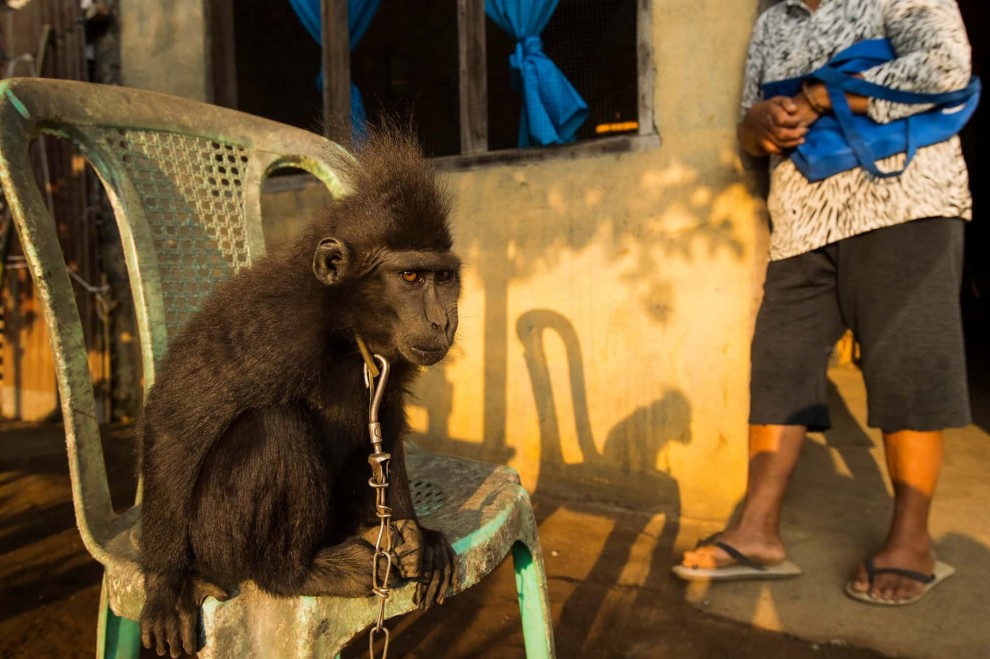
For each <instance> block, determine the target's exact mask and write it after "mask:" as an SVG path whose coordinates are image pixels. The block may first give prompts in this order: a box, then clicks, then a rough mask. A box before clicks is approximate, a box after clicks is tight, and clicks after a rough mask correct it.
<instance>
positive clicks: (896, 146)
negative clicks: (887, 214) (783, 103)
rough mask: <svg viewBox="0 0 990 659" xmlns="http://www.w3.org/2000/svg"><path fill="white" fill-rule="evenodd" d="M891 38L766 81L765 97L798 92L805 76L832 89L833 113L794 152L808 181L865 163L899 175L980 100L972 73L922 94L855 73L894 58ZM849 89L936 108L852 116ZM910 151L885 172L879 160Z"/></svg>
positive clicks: (859, 45)
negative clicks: (884, 116)
mask: <svg viewBox="0 0 990 659" xmlns="http://www.w3.org/2000/svg"><path fill="white" fill-rule="evenodd" d="M896 57H897V54H896V53H895V52H894V48H893V46H892V45H891V43H890V41H888V40H887V39H871V40H868V41H860V42H859V43H856V44H853V45H852V46H850V47H849V48H846V49H845V50H843V51H841V52H840V53H838V54H837V55H836V56H835V57H833V58H832V59H831V60H829V61H828V63H826V64H825V65H824V66H823V67H821V68H820V69H818V70H816V71H813V72H811V73H809V74H808V75H806V76H801V77H799V78H790V79H788V80H779V81H776V82H768V83H766V84H765V85H763V98H767V99H769V98H772V97H774V96H795V95H797V94H798V93H799V92H800V91H801V83H802V82H804V80H807V79H811V80H818V81H821V82H822V83H824V84H825V86H826V88H827V89H828V95H829V99H830V100H831V101H832V114H828V115H824V116H822V117H821V118H819V119H818V121H816V122H815V123H814V124H812V126H811V129H810V131H809V132H808V134H807V136H806V137H805V142H804V144H802V145H801V146H799V147H797V148H796V149H794V150H793V151H792V152H791V154H790V157H791V159H792V160H793V161H794V164H795V165H796V166H797V168H798V170H800V171H801V173H802V174H804V175H805V176H806V177H807V178H808V180H809V181H811V182H816V181H821V180H822V179H825V178H828V177H829V176H832V175H834V174H838V173H839V172H844V171H847V170H850V169H855V168H856V167H862V168H863V169H865V170H866V171H868V172H869V173H870V174H872V175H873V176H876V177H880V178H887V177H891V176H898V175H900V174H902V173H903V172H904V169H907V166H908V165H909V164H910V162H911V159H912V158H913V157H914V154H915V152H916V151H917V150H918V149H919V148H921V147H924V146H930V145H932V144H937V143H938V142H944V141H945V140H947V139H949V138H950V137H952V136H953V135H956V134H957V133H958V132H959V131H960V130H962V128H963V126H965V125H966V122H967V121H969V119H970V117H972V116H973V113H974V112H975V111H976V106H977V104H978V103H979V101H980V79H979V78H976V77H973V78H972V79H971V80H970V82H969V85H967V86H966V87H965V88H964V89H960V90H957V91H953V92H946V93H941V94H923V93H919V92H909V91H904V90H900V89H892V88H890V87H883V86H881V85H876V84H873V83H871V82H867V81H866V80H862V79H860V78H856V77H854V74H856V73H860V72H862V71H865V70H867V69H870V68H873V67H875V66H878V65H880V64H883V63H885V62H890V61H891V60H893V59H895V58H896ZM846 92H851V93H853V94H859V95H862V96H870V97H873V98H880V99H884V100H888V101H893V102H896V103H911V104H917V103H923V104H931V105H934V106H935V107H934V108H932V109H930V110H928V111H926V112H921V113H918V114H914V115H911V116H910V117H905V118H904V119H898V120H896V121H892V122H890V123H887V124H879V123H877V122H875V121H873V120H872V119H870V118H869V117H867V116H861V115H854V114H853V113H852V110H851V109H850V108H849V103H848V102H847V101H846V94H845V93H846ZM898 153H904V154H906V158H905V161H904V169H901V170H898V171H894V172H883V171H880V169H879V168H878V167H877V164H876V163H877V161H878V160H881V159H883V158H887V157H890V156H893V155H896V154H898Z"/></svg>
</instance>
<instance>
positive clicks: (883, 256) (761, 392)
mask: <svg viewBox="0 0 990 659" xmlns="http://www.w3.org/2000/svg"><path fill="white" fill-rule="evenodd" d="M963 229H964V222H963V221H962V220H958V219H943V218H933V219H925V220H914V221H911V222H906V223H904V224H898V225H895V226H892V227H888V228H884V229H877V230H875V231H870V232H868V233H864V234H862V235H859V236H854V237H852V238H846V239H845V240H840V241H838V242H836V243H832V244H830V245H826V246H825V247H822V248H820V249H816V250H814V251H813V252H808V253H806V254H801V255H799V256H794V257H791V258H789V259H782V260H780V261H772V262H771V263H770V265H769V266H768V268H767V278H766V283H765V284H764V296H763V304H762V305H761V307H760V312H759V315H758V316H757V320H756V333H755V334H754V336H753V345H752V373H751V379H750V417H749V421H750V423H751V424H755V425H801V426H807V427H808V428H809V430H812V431H815V430H825V429H827V428H829V426H830V422H829V415H828V405H827V399H826V384H827V380H826V368H827V367H828V361H829V356H830V354H831V352H832V350H833V348H834V346H835V343H836V342H837V341H838V340H839V338H840V337H841V336H842V334H843V333H844V332H845V330H846V329H847V328H848V329H851V330H852V331H853V334H855V336H856V338H857V340H858V341H859V343H860V347H861V349H862V364H861V366H862V369H863V377H864V379H865V380H866V392H867V404H868V408H869V418H868V421H867V423H869V425H870V426H872V427H875V428H881V429H882V430H884V431H886V432H895V431H898V430H941V429H943V428H951V427H959V426H965V425H968V424H969V423H970V409H969V391H968V388H967V385H966V357H965V349H964V345H963V332H962V319H961V317H960V308H959V290H960V284H961V279H962V262H963Z"/></svg>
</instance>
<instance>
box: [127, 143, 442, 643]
mask: <svg viewBox="0 0 990 659" xmlns="http://www.w3.org/2000/svg"><path fill="white" fill-rule="evenodd" d="M340 166H341V167H343V171H344V173H345V179H346V180H347V182H348V183H349V185H350V187H351V190H352V192H351V194H350V195H349V196H346V197H344V198H341V199H338V200H335V201H334V202H333V203H332V204H331V206H330V207H329V209H328V211H327V212H326V214H325V215H324V216H322V217H320V218H319V219H317V220H316V221H314V222H312V223H311V224H310V225H309V226H308V227H307V228H306V229H305V230H304V231H303V232H302V235H301V236H300V237H299V238H298V239H297V240H294V241H290V242H289V243H288V244H286V245H285V246H283V247H281V248H279V249H276V250H274V251H273V252H272V253H271V254H270V255H269V256H267V257H266V258H263V259H261V260H260V261H259V262H258V263H257V264H256V265H254V266H252V267H251V268H249V269H247V270H245V271H243V272H241V273H239V274H238V275H237V276H235V277H233V278H232V279H230V280H228V281H226V282H224V283H222V284H220V285H219V286H218V287H217V288H216V290H215V292H214V293H213V294H212V296H211V297H209V299H207V300H206V302H205V303H204V305H203V308H202V309H201V310H200V311H199V312H198V313H197V314H196V315H195V316H193V317H192V318H191V319H190V321H189V323H188V325H187V327H185V329H184V330H183V331H182V332H181V333H179V335H178V336H177V337H175V339H174V341H172V343H171V345H170V347H169V351H168V354H167V355H166V357H165V359H164V360H163V362H162V364H161V366H160V370H159V374H158V378H157V382H156V383H155V385H154V387H153V388H152V390H151V392H150V393H149V395H148V400H147V403H146V405H145V410H144V421H143V431H142V432H143V440H144V446H143V454H142V464H141V471H142V474H143V476H144V503H143V507H142V517H141V521H142V542H141V544H142V555H141V563H142V568H143V571H144V574H145V590H146V595H147V602H146V604H145V607H144V610H143V611H142V614H141V628H142V640H143V642H144V644H145V646H146V647H152V646H154V647H155V648H156V650H157V651H158V654H160V655H161V654H163V653H164V652H165V649H166V645H167V646H168V649H169V650H170V651H171V653H172V655H173V656H176V655H177V654H178V653H179V652H180V651H181V650H185V651H186V652H190V653H191V652H194V651H195V650H196V623H197V618H198V612H199V605H200V604H201V603H202V600H203V599H204V598H205V597H206V596H207V595H212V596H215V597H218V598H221V599H222V598H224V597H226V596H227V592H228V590H229V589H231V588H233V587H235V586H236V585H237V584H238V583H240V582H242V581H245V580H253V581H254V582H255V583H257V585H258V586H259V587H260V588H262V589H263V590H265V591H268V592H270V593H273V594H275V595H285V596H293V595H338V596H364V595H368V594H370V593H371V588H372V584H371V565H372V557H373V546H372V545H371V544H370V543H369V542H368V541H367V540H366V539H364V537H362V534H367V535H365V537H369V538H370V537H372V536H371V535H370V533H371V531H369V529H371V530H372V531H373V530H374V527H376V526H377V520H376V518H375V516H374V495H373V493H372V490H371V488H370V487H369V486H368V484H367V481H368V478H369V476H370V471H369V467H368V462H367V458H368V454H369V453H370V451H371V446H370V442H369V440H368V431H367V423H368V391H367V389H366V388H365V385H364V382H363V377H362V373H363V371H362V365H363V361H362V359H361V357H360V355H359V352H358V350H357V348H356V344H355V335H356V334H357V335H360V336H361V337H363V338H364V340H365V341H366V342H367V344H368V347H369V348H370V350H371V352H373V353H378V354H381V355H383V356H385V357H387V358H388V359H389V361H390V362H391V366H392V371H391V375H390V377H389V379H388V383H387V386H386V389H385V392H384V398H383V401H382V404H381V411H380V420H381V426H382V431H383V435H384V446H383V450H385V451H387V452H389V453H391V454H392V461H391V465H390V478H389V482H390V487H389V488H388V497H389V501H388V503H389V505H390V506H391V507H392V514H393V520H395V526H396V529H397V530H396V531H394V536H395V544H396V545H397V547H396V550H395V551H396V554H397V556H398V557H399V559H400V560H399V563H398V571H399V573H400V575H401V576H402V577H403V578H415V579H417V581H418V586H417V593H416V600H417V603H418V604H419V605H420V606H421V607H426V606H429V605H430V604H431V603H432V602H434V601H436V602H442V601H443V597H444V595H445V593H446V592H447V589H448V587H449V586H450V583H451V578H452V572H453V567H454V558H455V557H454V553H453V551H452V549H451V547H450V545H449V543H448V542H447V541H446V540H445V539H444V538H443V536H442V535H440V534H439V533H438V532H434V531H430V530H428V529H424V528H422V527H419V526H418V522H417V518H416V513H415V511H414V510H413V506H412V502H411V497H410V492H409V482H408V479H407V475H406V468H405V459H404V455H403V450H402V442H401V438H402V436H403V435H404V434H405V432H406V431H407V424H406V418H405V413H404V409H403V404H404V399H405V395H406V392H407V389H408V387H409V386H410V384H411V382H412V379H413V378H414V377H415V375H416V373H417V371H418V370H419V368H420V367H421V366H426V365H430V364H433V363H435V362H437V361H439V360H440V359H442V358H443V357H444V355H445V354H446V352H447V350H448V349H449V347H450V345H451V342H452V341H453V338H454V334H455V332H456V330H457V297H458V294H459V292H460V275H459V267H460V266H459V261H458V259H457V257H456V256H454V255H453V254H452V253H451V246H452V240H451V235H450V229H449V224H448V216H449V211H450V204H449V200H448V195H447V194H446V192H445V190H444V189H443V187H442V186H441V185H440V184H439V183H438V181H437V179H436V176H435V174H434V172H433V171H432V169H431V168H430V166H429V165H428V164H427V163H426V162H425V161H424V159H423V157H422V153H421V152H420V149H419V147H418V146H417V145H416V144H415V142H414V141H413V140H412V138H410V137H408V136H406V135H405V134H403V133H401V132H398V131H395V130H394V129H383V130H380V131H378V132H375V133H373V134H372V135H371V137H370V138H369V141H368V143H367V145H366V146H365V148H363V149H362V150H361V152H359V154H358V156H357V159H356V160H355V161H349V160H344V159H342V160H341V163H340Z"/></svg>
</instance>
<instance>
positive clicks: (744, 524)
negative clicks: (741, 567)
mask: <svg viewBox="0 0 990 659" xmlns="http://www.w3.org/2000/svg"><path fill="white" fill-rule="evenodd" d="M806 432H807V428H805V427H804V426H750V427H749V475H748V478H747V483H746V501H745V503H744V504H743V510H742V513H741V514H740V515H739V518H738V519H737V520H735V521H734V522H732V523H731V524H730V526H729V527H728V528H727V529H726V530H725V531H723V532H722V533H721V534H719V540H721V541H722V542H725V543H727V544H730V545H732V546H733V547H735V548H736V549H738V550H739V551H741V552H742V553H743V554H746V555H747V556H749V557H750V558H752V559H753V560H754V561H757V562H760V563H766V564H767V565H772V564H774V563H779V562H780V561H782V560H784V557H785V553H784V545H783V542H781V539H780V508H781V504H782V503H783V501H784V493H785V492H786V490H787V484H788V482H789V481H790V478H791V474H792V473H794V467H795V465H797V461H798V457H799V456H800V455H801V445H802V443H803V442H804V436H805V434H806ZM731 563H733V559H732V558H731V557H730V556H729V555H728V554H726V553H725V552H724V551H723V550H721V549H719V548H718V547H714V546H706V547H699V548H698V549H695V550H693V551H689V552H686V553H685V554H684V559H683V561H682V564H683V565H685V566H688V567H699V568H707V569H711V568H715V567H718V566H722V565H729V564H731Z"/></svg>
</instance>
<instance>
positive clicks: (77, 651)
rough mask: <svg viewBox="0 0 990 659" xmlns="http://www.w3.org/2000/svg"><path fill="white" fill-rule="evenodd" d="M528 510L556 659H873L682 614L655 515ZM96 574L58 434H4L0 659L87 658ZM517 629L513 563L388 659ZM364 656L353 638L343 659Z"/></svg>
mask: <svg viewBox="0 0 990 659" xmlns="http://www.w3.org/2000/svg"><path fill="white" fill-rule="evenodd" d="M104 446H105V452H106V456H107V467H108V472H109V475H110V480H111V490H112V494H113V497H114V502H115V504H116V505H124V506H126V504H127V502H128V501H129V499H130V498H131V497H132V496H133V487H134V477H133V472H134V456H133V439H132V429H131V428H128V427H114V428H108V429H107V431H106V432H105V440H104ZM535 505H536V510H537V515H538V516H539V517H540V520H541V538H542V543H543V547H544V552H545V554H546V563H547V570H548V573H549V577H550V584H549V585H550V593H551V598H552V601H553V612H554V623H555V627H556V641H557V650H558V656H560V657H564V658H567V657H578V656H580V657H620V656H627V657H681V658H686V659H690V658H694V657H697V658H700V657H754V658H755V657H760V658H763V657H788V658H794V659H803V658H811V657H815V658H820V657H829V658H832V657H835V658H839V657H842V658H865V657H879V656H881V655H878V654H876V653H873V652H870V651H866V650H860V649H856V648H851V647H848V646H843V645H839V644H825V645H816V644H812V643H808V642H805V641H802V640H799V639H795V638H792V637H788V636H785V635H782V634H775V633H771V632H765V631H760V630H756V629H754V628H751V627H749V626H747V625H743V624H739V623H735V622H730V621H727V620H724V619H721V618H717V617H714V616H710V615H706V614H705V613H704V612H702V611H699V610H697V609H695V608H693V607H691V606H689V605H688V604H686V603H685V602H684V598H683V586H682V585H681V584H680V583H678V582H676V581H675V580H674V579H672V578H671V577H670V576H669V566H670V563H671V547H670V546H669V544H664V543H665V542H667V541H664V540H663V539H662V537H663V536H661V535H660V534H657V537H654V538H652V540H653V541H654V542H658V543H659V544H657V545H656V549H655V550H653V551H652V555H651V556H648V557H642V556H640V557H638V559H637V557H636V556H635V554H636V553H637V552H638V551H640V550H639V549H638V547H641V546H642V539H643V538H644V534H645V535H646V536H649V535H650V534H651V530H650V528H651V527H650V522H649V520H650V518H651V516H650V515H647V514H645V513H638V512H634V511H630V510H624V509H614V508H607V507H595V506H594V505H589V504H588V503H586V502H580V501H578V500H577V499H575V500H573V501H572V500H570V499H568V498H566V497H564V498H556V497H555V498H550V497H546V496H537V497H536V498H535ZM658 538H659V540H658ZM589 539H591V540H590V541H589ZM650 546H651V547H652V546H653V545H650ZM634 559H637V560H638V563H639V564H640V565H641V571H643V570H644V569H645V572H646V573H647V574H646V576H645V578H644V579H640V580H639V581H637V580H632V581H630V579H629V578H628V575H627V574H626V572H628V569H629V568H628V566H629V565H630V564H633V563H635V562H637V560H634ZM644 566H645V567H644ZM101 574H102V573H101V568H100V566H99V564H97V563H96V562H95V561H93V560H92V559H91V558H90V557H89V555H88V554H87V553H86V551H85V549H84V548H83V545H82V541H81V540H80V538H79V534H78V533H77V531H76V528H75V522H74V517H73V510H72V499H71V492H70V488H69V477H68V468H67V463H66V455H65V444H64V439H63V436H62V429H61V427H60V426H56V425H48V426H30V425H24V424H4V425H0V657H61V658H70V657H91V656H92V654H93V651H94V647H95V642H96V614H97V604H98V602H99V595H100V579H101ZM639 582H642V585H636V584H637V583H639ZM631 584H632V585H631ZM518 615H519V614H518V608H517V605H516V599H515V584H514V578H513V572H512V567H511V563H510V562H507V563H504V564H503V565H502V566H501V567H500V568H499V569H498V570H497V571H496V572H495V573H494V574H492V575H491V576H489V577H488V578H487V579H486V580H485V581H483V582H482V583H481V584H480V585H479V586H476V587H475V588H473V589H471V590H469V591H468V592H466V593H464V594H462V595H460V596H458V597H456V598H453V599H451V600H448V602H447V603H446V604H444V605H443V606H442V607H437V608H435V609H434V610H431V611H429V612H427V613H426V614H423V615H410V616H407V617H405V618H403V619H400V620H393V621H391V622H390V627H392V629H393V649H392V652H391V655H392V656H394V657H400V656H405V657H521V656H523V643H522V634H521V631H520V625H519V617H518ZM366 648H367V644H366V641H365V640H364V639H363V638H358V639H356V641H355V642H354V643H353V644H352V646H351V647H350V648H348V651H347V652H345V656H352V657H357V656H361V655H362V653H363V652H364V651H365V649H366ZM145 655H147V656H154V654H153V653H148V652H146V653H145Z"/></svg>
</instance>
